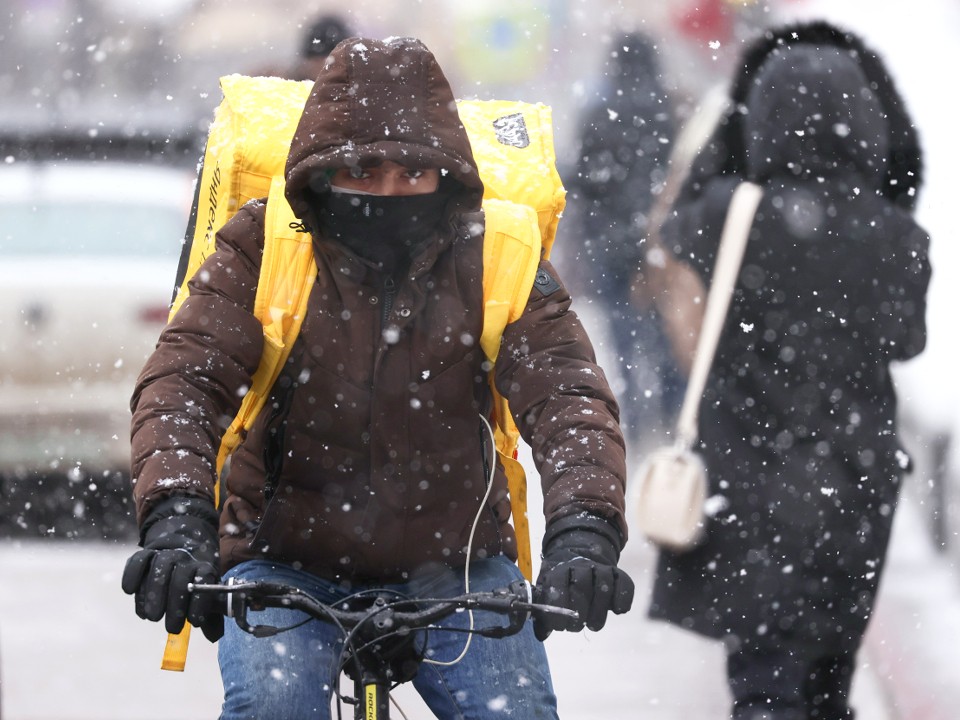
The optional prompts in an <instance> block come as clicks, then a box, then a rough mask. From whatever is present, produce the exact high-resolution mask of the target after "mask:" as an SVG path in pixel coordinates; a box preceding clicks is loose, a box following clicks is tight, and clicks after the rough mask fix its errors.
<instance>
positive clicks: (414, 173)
mask: <svg viewBox="0 0 960 720" xmlns="http://www.w3.org/2000/svg"><path fill="white" fill-rule="evenodd" d="M404 174H405V175H406V176H407V177H408V178H409V179H410V180H417V179H418V178H421V177H423V170H421V169H420V168H408V169H407V171H406V173H404Z"/></svg>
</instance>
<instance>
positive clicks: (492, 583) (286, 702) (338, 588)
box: [218, 556, 557, 720]
mask: <svg viewBox="0 0 960 720" xmlns="http://www.w3.org/2000/svg"><path fill="white" fill-rule="evenodd" d="M231 577H233V578H236V579H237V580H272V581H275V582H282V583H286V584H289V585H293V586H295V587H298V588H300V589H302V590H303V591H304V592H306V593H309V594H310V595H312V596H314V597H315V598H317V599H318V600H320V601H321V602H324V603H327V604H332V603H335V602H337V601H339V600H342V599H344V598H346V597H348V596H350V595H352V594H355V593H357V592H359V591H363V590H368V589H371V587H370V586H357V585H353V586H351V587H344V586H343V585H341V584H338V583H333V582H329V581H326V580H322V579H320V578H318V577H316V576H314V575H310V574H309V573H305V572H303V571H299V570H295V569H294V568H292V567H290V566H288V565H282V564H278V563H273V562H269V561H265V560H252V561H248V562H245V563H241V564H240V565H238V566H237V567H235V568H233V569H231V570H230V571H229V572H228V573H227V574H226V575H225V578H231ZM521 577H522V576H521V574H520V571H519V569H518V568H517V566H516V565H514V563H512V562H511V561H510V560H508V559H507V558H505V557H503V556H500V557H495V558H492V559H489V560H479V561H474V562H472V563H471V565H470V589H471V590H473V591H477V590H493V589H495V588H499V587H506V586H507V585H509V584H510V583H511V582H513V581H515V580H519V579H521ZM382 587H383V588H384V589H387V590H395V591H397V592H400V593H402V594H404V595H406V596H408V597H444V596H452V595H458V594H460V593H462V592H464V582H463V573H462V571H457V572H453V571H450V570H447V571H445V572H441V573H437V574H434V575H431V576H430V577H429V579H428V580H426V581H421V582H416V583H404V584H399V585H385V586H382ZM473 614H474V625H475V626H476V627H482V626H484V625H492V624H498V625H502V624H503V623H504V619H503V618H502V617H501V616H497V615H492V614H486V613H482V612H474V613H473ZM306 617H307V616H306V615H305V614H304V613H302V612H301V611H298V610H286V609H272V608H271V609H267V610H264V611H261V612H250V613H249V617H248V621H249V622H250V624H252V625H258V624H262V625H274V626H277V627H287V626H290V625H296V624H297V623H299V622H302V621H303V620H304V619H306ZM438 625H440V626H442V627H468V626H469V615H468V613H465V612H463V613H456V614H454V615H452V616H451V617H450V618H448V619H446V620H443V621H442V622H440V623H438ZM467 637H468V636H467V635H465V634H464V633H458V632H442V631H437V630H431V631H430V632H429V634H428V636H427V644H426V652H425V655H426V657H427V659H429V660H434V661H437V662H444V661H451V660H454V659H455V658H457V657H458V656H459V655H460V653H461V652H462V650H463V647H464V645H465V643H466V639H467ZM340 648H341V635H340V632H339V630H338V629H337V628H336V627H334V625H332V624H330V623H328V622H324V621H320V620H311V621H310V622H306V623H304V624H303V625H300V626H299V627H296V628H294V629H291V630H289V631H286V632H282V633H280V634H278V635H275V636H273V637H269V638H255V637H253V636H252V635H250V634H248V633H246V632H244V631H243V630H241V629H240V628H239V627H238V626H237V624H236V622H235V621H233V620H232V619H231V618H227V619H226V627H225V632H224V636H223V638H222V639H221V640H220V643H219V648H218V655H219V660H220V674H221V676H222V678H223V687H224V703H223V712H222V714H221V715H220V718H221V720H240V719H241V718H242V719H243V720H283V719H285V718H290V719H291V720H293V719H296V720H304V719H305V718H322V719H324V720H326V719H327V718H330V704H331V695H332V693H333V687H332V685H331V683H332V682H334V675H333V669H334V667H335V665H336V663H337V660H338V657H339V653H340ZM412 682H413V685H414V687H415V688H416V690H417V692H418V693H419V694H420V696H421V697H422V698H423V700H424V702H425V703H426V704H427V706H428V707H429V708H430V710H431V711H432V712H433V713H434V714H435V715H436V716H437V717H438V718H441V720H461V719H466V718H469V720H484V719H489V720H505V718H511V717H512V718H521V719H523V720H529V719H534V718H545V719H552V720H556V718H557V701H556V696H555V694H554V691H553V683H552V681H551V679H550V669H549V667H548V665H547V655H546V651H545V650H544V647H543V643H541V642H540V641H538V640H537V639H536V638H535V637H534V635H533V626H532V624H531V623H530V622H529V621H527V623H526V624H525V626H524V628H523V630H522V631H521V632H520V633H518V634H517V635H512V636H509V637H506V638H485V637H481V636H479V635H473V636H472V639H471V641H470V647H469V650H468V651H467V653H466V655H465V656H464V657H463V659H462V660H461V661H459V662H457V663H455V664H452V665H449V666H446V665H434V664H430V663H428V662H424V663H423V664H422V665H421V666H420V669H419V672H418V673H417V676H416V677H415V678H414V679H413V681H412ZM343 692H344V694H347V695H353V687H352V683H350V682H349V681H348V682H347V683H346V685H345V687H344V688H343ZM352 712H353V709H352V708H350V707H346V708H345V709H344V716H345V717H352Z"/></svg>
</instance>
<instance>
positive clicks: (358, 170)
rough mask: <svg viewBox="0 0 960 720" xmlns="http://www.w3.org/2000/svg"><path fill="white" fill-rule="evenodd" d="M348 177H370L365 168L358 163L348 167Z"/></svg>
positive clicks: (359, 178)
mask: <svg viewBox="0 0 960 720" xmlns="http://www.w3.org/2000/svg"><path fill="white" fill-rule="evenodd" d="M350 177H352V178H353V179H354V180H365V179H366V178H368V177H370V173H369V172H367V170H366V168H362V167H360V166H359V165H354V166H353V167H351V168H350Z"/></svg>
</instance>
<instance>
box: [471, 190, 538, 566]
mask: <svg viewBox="0 0 960 720" xmlns="http://www.w3.org/2000/svg"><path fill="white" fill-rule="evenodd" d="M483 209H484V214H485V215H486V231H485V233H484V236H483V331H482V333H481V336H480V346H481V348H482V349H483V352H484V354H485V355H486V357H487V359H488V360H489V361H490V363H491V364H493V363H494V362H495V361H496V359H497V355H498V354H499V352H500V341H501V338H502V336H503V331H504V329H505V328H506V327H507V324H508V323H511V322H513V321H514V320H516V319H517V318H519V317H520V315H521V314H522V313H523V310H524V308H525V307H526V305H527V300H528V299H529V297H530V291H531V289H532V288H533V282H534V280H535V278H536V276H537V268H538V267H539V265H540V254H541V239H540V228H539V225H538V221H537V213H536V211H535V210H534V209H533V208H531V207H530V206H528V205H520V204H518V203H512V202H509V201H506V200H495V199H492V198H491V199H487V200H485V201H484V203H483ZM489 384H490V390H491V392H492V393H493V420H494V444H495V445H496V449H497V455H498V456H499V459H500V462H501V463H502V464H503V468H504V471H505V472H506V475H507V487H508V489H509V491H510V508H511V511H512V513H513V527H514V530H515V531H516V534H517V555H518V557H517V564H518V565H519V567H520V570H521V572H523V575H524V577H526V578H527V580H531V581H532V579H533V578H532V576H533V558H532V555H531V550H530V525H529V522H528V520H527V483H526V477H525V474H524V471H523V466H522V465H521V464H520V462H519V461H518V460H517V447H518V445H519V443H520V431H519V430H518V429H517V426H516V424H515V423H514V422H513V416H512V415H511V414H510V408H509V406H508V405H507V401H506V399H505V398H504V397H503V396H502V395H501V394H500V393H499V392H497V388H496V384H495V383H494V369H493V368H491V369H490V374H489Z"/></svg>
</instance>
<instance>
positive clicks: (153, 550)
mask: <svg viewBox="0 0 960 720" xmlns="http://www.w3.org/2000/svg"><path fill="white" fill-rule="evenodd" d="M217 524H218V515H217V511H216V509H215V508H214V506H213V503H211V502H210V501H208V500H203V499H201V498H191V497H175V498H170V499H168V500H164V501H163V502H161V503H160V504H159V505H157V507H156V508H154V510H153V511H152V512H151V513H150V515H149V516H148V517H147V519H146V521H144V523H143V528H142V529H141V541H140V545H141V547H142V548H143V549H142V550H138V551H137V552H135V553H134V554H133V555H132V556H131V557H130V559H129V560H127V564H126V567H125V568H124V569H123V579H122V581H121V585H122V587H123V591H124V592H125V593H127V594H128V595H133V596H134V605H135V607H136V611H137V615H138V616H140V617H141V618H143V619H144V620H151V621H154V622H157V621H159V620H160V618H162V617H164V615H166V620H165V623H164V624H165V625H166V629H167V632H169V633H178V632H180V631H181V630H182V629H183V623H184V621H185V620H189V621H190V624H191V625H193V626H194V627H198V628H200V629H201V630H202V631H203V634H204V635H205V636H206V637H207V639H208V640H209V641H210V642H216V641H217V640H219V639H220V638H221V637H222V636H223V612H222V610H221V604H220V600H219V599H218V598H217V597H216V596H215V595H213V594H211V593H191V592H188V590H187V585H188V584H189V583H193V582H197V583H218V582H220V537H219V531H218V529H217Z"/></svg>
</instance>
